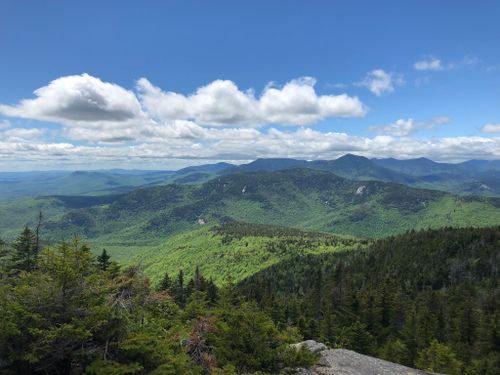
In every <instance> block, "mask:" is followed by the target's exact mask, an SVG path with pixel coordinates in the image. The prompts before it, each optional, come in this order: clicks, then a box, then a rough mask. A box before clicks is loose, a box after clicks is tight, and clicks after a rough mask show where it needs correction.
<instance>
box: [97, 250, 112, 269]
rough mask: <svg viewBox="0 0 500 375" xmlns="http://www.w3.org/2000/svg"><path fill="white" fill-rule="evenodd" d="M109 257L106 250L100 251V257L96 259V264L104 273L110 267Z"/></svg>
mask: <svg viewBox="0 0 500 375" xmlns="http://www.w3.org/2000/svg"><path fill="white" fill-rule="evenodd" d="M110 259H111V257H110V256H109V255H108V253H107V251H106V249H102V253H101V255H99V256H98V257H97V264H98V266H99V268H100V269H101V270H102V271H106V270H107V269H108V267H109V266H110V265H111V261H110Z"/></svg>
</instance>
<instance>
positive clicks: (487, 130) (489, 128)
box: [481, 124, 500, 133]
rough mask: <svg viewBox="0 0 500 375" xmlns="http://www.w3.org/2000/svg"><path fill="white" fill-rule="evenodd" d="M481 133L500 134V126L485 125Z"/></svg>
mask: <svg viewBox="0 0 500 375" xmlns="http://www.w3.org/2000/svg"><path fill="white" fill-rule="evenodd" d="M481 131H482V132H483V133H500V124H486V125H484V126H483V127H482V128H481Z"/></svg>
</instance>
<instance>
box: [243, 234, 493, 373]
mask: <svg viewBox="0 0 500 375" xmlns="http://www.w3.org/2000/svg"><path fill="white" fill-rule="evenodd" d="M499 266H500V228H499V227H494V228H485V229H452V228H444V229H439V230H428V231H411V232H408V233H406V234H404V235H401V236H397V237H388V238H386V239H383V240H379V241H377V242H375V243H374V244H372V245H371V246H370V247H368V248H367V249H366V250H362V251H358V252H348V253H338V254H321V255H305V256H299V257H296V258H294V259H290V260H286V261H284V262H282V263H280V264H278V265H275V266H273V267H270V268H269V269H266V270H263V271H261V272H259V273H257V274H255V275H254V276H251V277H250V278H248V279H247V280H245V281H243V282H242V283H241V284H240V286H239V288H240V290H241V291H242V292H243V293H244V294H245V295H247V296H248V297H249V298H252V299H256V300H257V301H259V303H260V305H261V306H262V307H263V308H264V309H265V310H266V311H267V312H268V313H269V314H270V315H271V316H272V317H273V320H274V321H275V323H276V324H277V325H278V326H281V327H284V326H287V325H288V324H293V325H296V326H297V327H298V328H299V331H300V332H301V333H302V334H303V335H304V336H305V337H306V338H313V339H317V340H320V341H322V342H326V343H328V344H329V345H332V346H341V347H347V348H351V349H353V350H355V351H358V352H361V353H367V354H371V355H378V356H381V357H382V358H385V359H388V360H390V361H394V362H399V363H403V364H405V365H409V366H413V367H414V366H416V367H419V368H425V363H424V362H425V361H426V360H427V359H428V357H432V356H435V357H438V358H441V360H442V361H443V363H446V365H445V364H443V365H442V367H441V368H440V369H436V368H434V370H435V371H438V372H444V373H450V374H461V373H464V371H465V373H467V374H469V373H471V374H497V373H498V372H499V371H500V361H499V358H500V326H499V318H500V315H499V301H500V298H499V297H500V295H499V284H498V281H499V279H498V276H499V275H498V270H499Z"/></svg>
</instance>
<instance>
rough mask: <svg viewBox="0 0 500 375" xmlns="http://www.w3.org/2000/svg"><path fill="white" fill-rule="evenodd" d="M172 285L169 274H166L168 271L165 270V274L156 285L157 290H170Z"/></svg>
mask: <svg viewBox="0 0 500 375" xmlns="http://www.w3.org/2000/svg"><path fill="white" fill-rule="evenodd" d="M171 287H172V280H170V276H168V272H165V276H163V279H161V281H160V284H159V285H158V290H170V288H171Z"/></svg>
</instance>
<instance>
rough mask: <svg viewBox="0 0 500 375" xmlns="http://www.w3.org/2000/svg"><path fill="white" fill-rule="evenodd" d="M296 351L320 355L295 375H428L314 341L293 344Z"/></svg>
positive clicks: (427, 374)
mask: <svg viewBox="0 0 500 375" xmlns="http://www.w3.org/2000/svg"><path fill="white" fill-rule="evenodd" d="M293 347H295V348H296V349H301V348H306V349H308V350H310V351H312V352H314V353H319V354H320V356H321V357H320V359H319V360H318V362H317V363H316V365H314V366H313V367H312V368H310V369H299V370H298V371H297V372H296V375H386V374H395V375H398V374H400V375H429V374H430V373H428V372H425V371H421V370H415V369H413V368H410V367H406V366H403V365H399V364H397V363H392V362H389V361H385V360H383V359H378V358H374V357H370V356H367V355H363V354H359V353H356V352H353V351H352V350H346V349H328V348H327V346H326V345H324V344H322V343H318V342H316V341H314V340H307V341H303V342H300V343H298V344H294V345H293Z"/></svg>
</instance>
